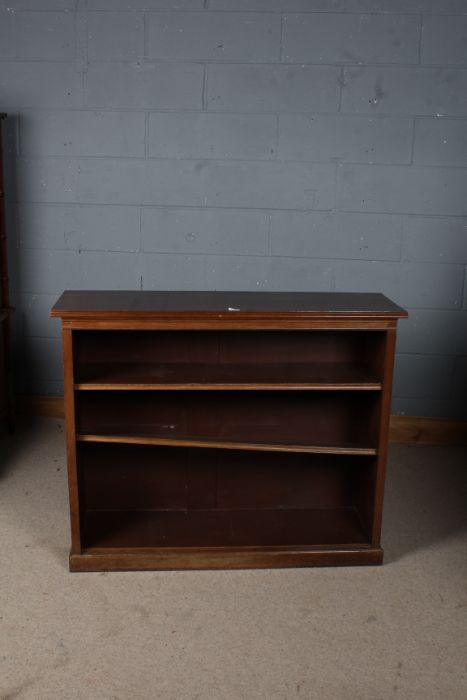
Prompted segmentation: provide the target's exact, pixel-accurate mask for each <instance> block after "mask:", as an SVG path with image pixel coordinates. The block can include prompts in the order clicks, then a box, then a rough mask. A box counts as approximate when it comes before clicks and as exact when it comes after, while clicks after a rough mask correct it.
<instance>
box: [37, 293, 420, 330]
mask: <svg viewBox="0 0 467 700" xmlns="http://www.w3.org/2000/svg"><path fill="white" fill-rule="evenodd" d="M279 301H281V303H278V302H279ZM370 302H371V303H370ZM50 315H51V316H52V317H56V318H62V319H63V320H67V319H68V320H69V319H76V320H77V321H79V320H86V319H90V320H94V321H96V320H99V319H105V320H107V321H109V320H115V321H117V320H118V321H122V320H138V321H141V320H143V319H147V320H154V321H155V320H161V321H164V320H171V319H174V318H176V319H177V320H178V321H179V322H180V321H183V322H185V321H189V320H191V319H193V320H206V321H208V320H219V319H230V320H232V319H234V318H235V319H237V320H238V321H244V320H246V321H248V320H255V321H258V320H261V319H263V320H265V321H267V320H268V319H269V318H271V317H274V319H275V321H276V323H277V320H278V319H279V320H280V319H297V318H303V319H313V320H316V319H336V318H340V319H345V318H349V319H356V318H370V317H371V318H372V319H375V318H382V319H394V320H397V319H399V318H406V317H407V316H408V314H407V312H406V311H405V310H404V309H402V308H400V307H399V306H397V305H396V304H394V303H393V302H391V301H390V300H389V299H387V298H386V297H385V296H384V295H383V294H370V295H368V294H359V293H355V294H352V293H350V294H347V293H342V292H308V293H302V292H288V293H282V292H132V291H109V292H105V291H102V292H99V291H91V290H86V291H84V292H81V291H80V292H78V291H73V290H69V291H66V292H64V293H63V294H62V295H61V297H60V298H59V299H58V301H57V303H56V304H55V305H54V306H53V308H52V310H51V312H50Z"/></svg>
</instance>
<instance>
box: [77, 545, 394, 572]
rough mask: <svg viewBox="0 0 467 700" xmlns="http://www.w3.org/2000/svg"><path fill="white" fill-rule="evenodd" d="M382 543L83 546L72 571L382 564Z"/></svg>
mask: <svg viewBox="0 0 467 700" xmlns="http://www.w3.org/2000/svg"><path fill="white" fill-rule="evenodd" d="M382 562H383V550H382V549H381V547H375V548H372V547H368V548H363V547H359V548H358V549H351V548H348V549H346V548H339V549H336V550H334V551H329V550H326V551H320V550H319V549H318V548H315V549H311V548H297V549H296V550H291V549H287V550H285V549H282V550H281V549H280V548H277V549H270V550H269V551H267V550H265V549H264V548H262V549H254V548H250V549H246V548H245V549H243V550H242V549H230V550H222V549H217V550H216V549H214V548H213V549H205V550H204V551H200V550H199V549H196V550H195V549H193V550H192V551H190V549H188V548H187V549H183V550H182V549H167V550H165V551H164V550H161V549H153V550H152V551H151V550H147V549H146V550H138V549H137V548H136V549H131V550H118V549H115V551H113V552H109V553H107V552H106V553H102V552H92V551H86V550H84V552H83V554H73V553H71V554H70V560H69V564H70V571H72V572H80V571H81V572H84V571H151V570H159V571H164V570H170V569H179V570H189V569H200V568H202V569H226V568H228V569H249V568H255V569H274V568H285V567H300V566H356V565H361V566H366V565H369V564H382Z"/></svg>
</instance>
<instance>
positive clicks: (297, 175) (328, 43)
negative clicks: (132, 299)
mask: <svg viewBox="0 0 467 700" xmlns="http://www.w3.org/2000/svg"><path fill="white" fill-rule="evenodd" d="M466 41H467V0H80V1H78V2H76V0H0V110H1V111H7V112H9V114H10V118H9V120H8V123H7V139H6V147H7V185H8V193H7V194H8V200H9V204H10V206H9V209H8V212H7V213H8V222H9V234H10V241H9V243H10V256H11V278H12V287H13V301H14V303H15V306H16V313H15V316H14V342H15V355H16V357H17V359H18V369H19V371H18V373H17V375H18V376H17V384H18V389H19V390H20V391H31V392H35V393H60V392H61V391H62V381H61V371H62V370H61V355H60V340H59V324H58V323H57V322H56V321H54V320H52V319H50V318H49V317H48V311H49V309H50V306H51V305H52V304H53V302H54V301H55V299H56V297H57V296H58V295H59V294H60V293H61V291H62V290H63V289H65V288H96V289H104V288H115V289H128V288H130V289H188V290H189V289H239V290H240V289H244V290H257V289H261V290H268V289H269V290H275V291H276V290H297V291H312V290H318V291H321V290H329V291H331V290H337V291H381V292H383V293H386V294H387V295H388V296H390V297H392V298H393V299H394V300H395V301H396V302H398V303H399V304H401V305H403V306H405V307H407V308H408V309H409V311H410V319H409V320H408V321H405V322H402V323H401V324H400V334H399V340H398V356H397V363H396V377H395V387H394V403H393V410H394V411H396V412H400V413H407V414H412V415H413V414H419V415H439V416H467V407H466V402H465V388H466V386H467V49H466V46H467V44H466Z"/></svg>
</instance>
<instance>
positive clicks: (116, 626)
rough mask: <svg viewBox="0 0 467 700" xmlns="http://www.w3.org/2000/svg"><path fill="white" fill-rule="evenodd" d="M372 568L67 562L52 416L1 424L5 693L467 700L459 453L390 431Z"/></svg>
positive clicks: (466, 545)
mask: <svg viewBox="0 0 467 700" xmlns="http://www.w3.org/2000/svg"><path fill="white" fill-rule="evenodd" d="M383 546H384V548H385V564H384V565H383V566H382V567H363V568H358V567H355V568H334V569H331V568H328V569H287V570H271V571H264V570H263V571H258V570H257V571H215V572H212V571H195V572H177V571H171V572H139V573H100V574H70V573H69V572H68V548H69V525H68V502H67V488H66V467H65V444H64V434H63V423H62V422H61V421H59V420H54V419H36V420H35V421H34V422H33V423H31V422H29V424H28V425H27V426H26V425H20V426H19V427H18V431H17V433H16V435H15V436H13V437H2V438H0V699H1V700H17V699H18V700H55V699H57V700H152V699H159V698H160V699H161V700H211V699H212V700H244V699H245V700H263V699H264V700H314V699H315V698H316V699H317V700H328V699H329V700H331V699H332V700H392V699H395V700H400V699H402V700H440V698H443V700H466V698H467V452H466V450H465V449H462V448H449V449H446V448H438V447H436V448H434V447H418V446H397V445H393V446H392V447H391V450H390V460H389V465H388V478H387V488H386V504H385V515H384V523H383Z"/></svg>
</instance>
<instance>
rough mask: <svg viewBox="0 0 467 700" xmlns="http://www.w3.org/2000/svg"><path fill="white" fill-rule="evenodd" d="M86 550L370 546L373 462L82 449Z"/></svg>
mask: <svg viewBox="0 0 467 700" xmlns="http://www.w3.org/2000/svg"><path fill="white" fill-rule="evenodd" d="M77 458H78V479H79V484H80V508H81V523H82V525H81V528H82V533H81V537H82V542H83V546H84V547H85V548H113V547H123V548H125V547H235V546H237V547H255V546H305V545H306V546H319V545H366V544H368V543H369V542H370V539H371V523H372V518H373V508H374V502H373V496H372V494H373V492H374V480H375V475H376V469H377V467H376V459H375V458H374V457H361V456H358V457H357V456H339V457H337V456H335V455H310V454H296V453H255V452H250V451H247V450H245V451H242V452H238V451H230V450H198V449H187V448H176V449H174V448H167V447H154V446H147V445H112V444H110V445H109V444H93V443H82V444H80V445H79V446H78V454H77Z"/></svg>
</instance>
